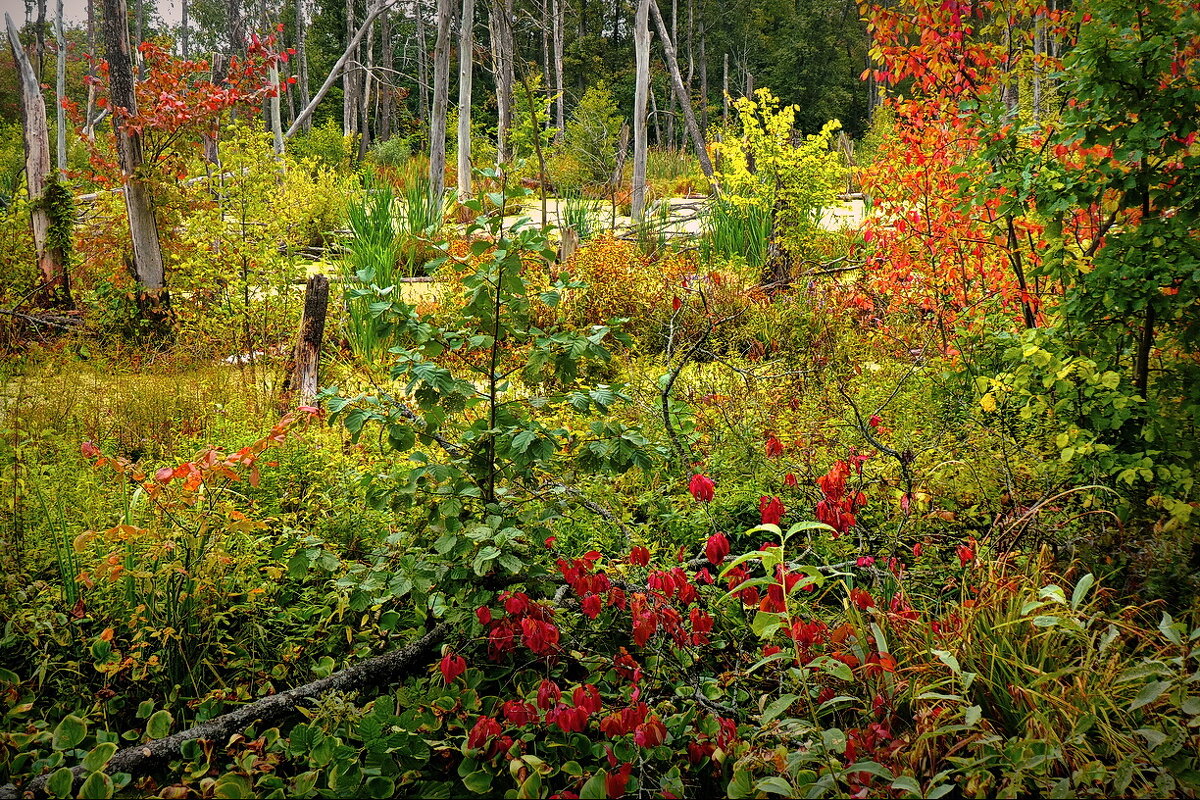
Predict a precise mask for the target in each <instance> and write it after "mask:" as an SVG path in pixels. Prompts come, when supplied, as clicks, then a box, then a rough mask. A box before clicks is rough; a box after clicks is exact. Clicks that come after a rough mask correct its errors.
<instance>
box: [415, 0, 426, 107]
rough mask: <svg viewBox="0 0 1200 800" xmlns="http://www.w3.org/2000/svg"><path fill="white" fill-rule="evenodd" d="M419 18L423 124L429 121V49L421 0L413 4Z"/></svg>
mask: <svg viewBox="0 0 1200 800" xmlns="http://www.w3.org/2000/svg"><path fill="white" fill-rule="evenodd" d="M413 14H414V16H415V17H416V18H417V110H418V113H419V114H420V115H421V121H422V122H428V121H429V47H428V44H427V43H426V41H425V14H424V13H423V12H422V11H421V3H420V0H417V2H414V3H413Z"/></svg>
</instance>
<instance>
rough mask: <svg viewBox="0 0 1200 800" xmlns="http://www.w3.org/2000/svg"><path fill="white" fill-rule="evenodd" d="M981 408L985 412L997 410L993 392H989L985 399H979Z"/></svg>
mask: <svg viewBox="0 0 1200 800" xmlns="http://www.w3.org/2000/svg"><path fill="white" fill-rule="evenodd" d="M979 407H980V408H982V409H983V410H984V411H989V412H990V411H995V410H996V396H995V395H994V394H992V393H991V392H988V393H987V394H985V395H984V396H983V397H981V398H979Z"/></svg>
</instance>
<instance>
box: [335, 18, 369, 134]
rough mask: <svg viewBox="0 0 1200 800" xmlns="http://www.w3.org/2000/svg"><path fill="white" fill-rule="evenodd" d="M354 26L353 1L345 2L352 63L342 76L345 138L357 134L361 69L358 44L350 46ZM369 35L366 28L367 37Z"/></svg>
mask: <svg viewBox="0 0 1200 800" xmlns="http://www.w3.org/2000/svg"><path fill="white" fill-rule="evenodd" d="M355 24H356V21H355V19H354V0H346V42H347V44H346V49H347V50H348V51H349V52H350V54H351V55H350V58H351V59H352V60H353V61H354V63H353V64H348V65H347V66H346V74H345V75H343V76H342V132H343V133H344V134H346V135H347V136H354V135H356V134H357V133H358V73H359V70H360V69H361V68H362V67H361V66H360V63H359V58H358V42H355V43H354V44H350V40H351V39H355V38H357V37H354V36H352V35H351V33H350V32H351V31H353V30H354V29H355V28H354V26H355ZM370 33H371V30H370V27H369V26H368V28H367V35H368V36H369V35H370ZM358 41H359V42H361V41H362V39H361V38H359V39H358Z"/></svg>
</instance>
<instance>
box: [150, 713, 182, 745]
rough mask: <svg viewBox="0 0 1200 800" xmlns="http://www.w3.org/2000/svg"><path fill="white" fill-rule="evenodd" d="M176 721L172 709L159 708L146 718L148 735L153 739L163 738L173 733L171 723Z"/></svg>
mask: <svg viewBox="0 0 1200 800" xmlns="http://www.w3.org/2000/svg"><path fill="white" fill-rule="evenodd" d="M174 722H175V718H174V717H172V716H171V712H170V711H167V710H166V709H165V708H164V709H159V710H158V711H155V712H154V713H153V714H151V715H150V719H148V720H146V735H147V736H149V737H150V738H151V739H163V738H165V737H167V736H169V735H170V734H171V725H172V724H173V723H174Z"/></svg>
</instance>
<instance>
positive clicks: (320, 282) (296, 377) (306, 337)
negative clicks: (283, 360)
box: [283, 274, 329, 404]
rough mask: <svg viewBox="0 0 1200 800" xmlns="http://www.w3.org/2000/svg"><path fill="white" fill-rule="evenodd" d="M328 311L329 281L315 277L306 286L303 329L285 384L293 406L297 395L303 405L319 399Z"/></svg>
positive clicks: (319, 275) (286, 397)
mask: <svg viewBox="0 0 1200 800" xmlns="http://www.w3.org/2000/svg"><path fill="white" fill-rule="evenodd" d="M328 310H329V279H328V278H327V277H325V276H324V275H321V274H317V275H313V276H312V277H311V278H309V279H308V283H307V284H306V285H305V287H304V311H303V313H302V314H301V315H300V330H299V332H298V333H297V335H296V345H295V347H294V348H293V350H292V356H291V358H290V359H289V360H288V366H287V374H286V376H285V377H284V381H283V396H284V398H285V399H286V400H287V401H288V402H289V403H290V401H291V399H292V395H293V394H294V395H295V396H296V399H297V400H299V402H300V403H301V404H307V403H309V402H311V401H312V399H313V398H314V397H316V396H317V386H318V384H319V368H320V364H321V342H322V340H323V339H324V338H325V316H326V314H327V313H328Z"/></svg>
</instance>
